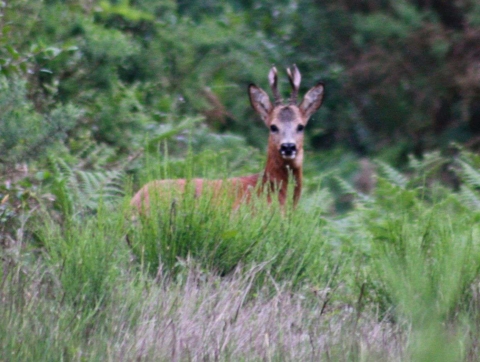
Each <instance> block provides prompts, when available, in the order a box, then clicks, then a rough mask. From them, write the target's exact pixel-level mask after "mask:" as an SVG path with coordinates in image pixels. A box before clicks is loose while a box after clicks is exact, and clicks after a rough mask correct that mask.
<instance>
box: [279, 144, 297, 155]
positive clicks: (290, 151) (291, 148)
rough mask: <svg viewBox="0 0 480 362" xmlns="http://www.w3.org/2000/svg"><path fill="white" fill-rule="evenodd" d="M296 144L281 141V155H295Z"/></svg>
mask: <svg viewBox="0 0 480 362" xmlns="http://www.w3.org/2000/svg"><path fill="white" fill-rule="evenodd" d="M296 153H297V146H296V145H295V143H282V144H281V145H280V154H281V155H282V157H295V154H296Z"/></svg>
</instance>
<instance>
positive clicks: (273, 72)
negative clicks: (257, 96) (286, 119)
mask: <svg viewBox="0 0 480 362" xmlns="http://www.w3.org/2000/svg"><path fill="white" fill-rule="evenodd" d="M277 79H278V77H277V68H275V67H272V69H270V72H269V73H268V82H269V83H270V88H272V92H273V97H274V98H275V105H276V106H278V105H279V104H282V98H281V97H280V93H279V92H278V88H277Z"/></svg>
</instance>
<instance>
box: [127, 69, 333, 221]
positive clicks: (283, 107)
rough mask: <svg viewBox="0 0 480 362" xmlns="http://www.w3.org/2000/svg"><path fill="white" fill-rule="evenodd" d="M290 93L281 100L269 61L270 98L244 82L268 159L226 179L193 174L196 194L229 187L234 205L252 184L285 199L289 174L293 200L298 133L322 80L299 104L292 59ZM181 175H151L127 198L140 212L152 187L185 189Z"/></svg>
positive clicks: (298, 169) (298, 180) (297, 190)
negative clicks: (265, 131) (264, 134)
mask: <svg viewBox="0 0 480 362" xmlns="http://www.w3.org/2000/svg"><path fill="white" fill-rule="evenodd" d="M287 71H288V76H289V80H290V84H291V86H292V88H293V91H292V95H291V97H290V99H289V101H288V103H287V104H284V103H283V101H282V99H281V97H280V94H279V92H278V90H277V70H276V69H275V67H273V68H272V69H271V70H270V73H269V76H268V78H269V83H270V87H271V88H272V91H273V95H274V100H275V102H274V104H272V103H271V101H270V98H269V96H268V94H267V93H266V92H265V91H264V90H262V89H261V88H259V87H257V86H256V85H254V84H251V85H250V86H249V88H248V93H249V97H250V102H251V104H252V107H253V108H254V110H255V111H256V112H257V113H258V114H259V115H260V117H261V118H262V120H263V121H264V122H265V125H266V126H267V127H268V128H269V130H270V135H269V138H268V148H267V161H266V165H265V170H264V172H263V173H260V174H255V175H250V176H243V177H234V178H229V179H225V180H207V179H200V178H196V179H192V180H191V183H192V188H193V190H194V192H195V196H196V197H200V196H201V194H202V192H203V191H204V189H205V188H207V187H208V188H211V189H212V190H213V196H215V195H216V194H217V193H219V192H220V191H222V192H227V193H229V194H230V193H233V195H234V199H235V201H234V205H233V206H234V207H237V206H238V205H239V204H240V203H242V202H248V201H249V200H250V198H251V195H252V192H254V190H259V191H263V190H264V189H265V188H266V190H267V192H268V195H269V199H270V195H271V193H272V192H278V200H279V203H280V204H281V205H284V204H285V202H286V197H287V189H288V182H289V179H291V180H293V182H294V183H295V184H294V191H293V197H294V204H296V203H297V202H298V200H299V199H300V195H301V192H302V174H303V173H302V167H303V138H304V128H305V125H306V124H307V122H308V119H309V118H310V116H311V115H312V114H313V113H314V112H315V111H317V110H318V108H320V106H321V104H322V101H323V95H324V85H323V84H322V83H318V84H317V85H316V86H314V87H313V88H311V89H310V90H309V91H308V92H307V93H306V94H305V97H304V99H303V101H302V102H301V103H300V105H297V95H298V89H299V87H300V81H301V76H300V72H299V71H298V68H297V67H296V66H295V65H294V66H293V67H292V69H287ZM186 186H187V181H186V180H185V179H170V180H156V181H152V182H149V183H147V184H146V185H145V186H143V187H142V188H141V189H140V190H139V191H138V192H137V193H136V194H135V196H134V197H133V198H132V200H131V202H130V204H131V205H132V206H134V207H135V208H137V209H138V210H139V211H140V212H142V211H145V210H148V207H149V205H150V196H151V195H152V194H153V193H156V194H158V196H159V197H162V198H163V197H168V198H171V197H172V195H173V194H178V193H179V194H182V193H183V192H185V187H186Z"/></svg>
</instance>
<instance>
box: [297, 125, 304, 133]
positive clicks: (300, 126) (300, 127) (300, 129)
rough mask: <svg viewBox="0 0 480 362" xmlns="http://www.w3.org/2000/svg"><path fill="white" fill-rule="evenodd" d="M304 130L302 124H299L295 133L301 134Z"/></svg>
mask: <svg viewBox="0 0 480 362" xmlns="http://www.w3.org/2000/svg"><path fill="white" fill-rule="evenodd" d="M304 129H305V126H304V125H303V124H299V125H298V127H297V132H302V131H303V130H304Z"/></svg>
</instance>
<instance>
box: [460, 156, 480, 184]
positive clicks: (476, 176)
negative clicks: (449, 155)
mask: <svg viewBox="0 0 480 362" xmlns="http://www.w3.org/2000/svg"><path fill="white" fill-rule="evenodd" d="M457 163H458V165H460V172H459V176H460V177H461V178H462V181H463V182H465V184H466V185H468V186H470V187H474V188H480V172H479V171H478V170H476V169H475V168H474V167H472V166H471V165H470V164H468V163H467V162H465V161H463V160H458V161H457Z"/></svg>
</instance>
